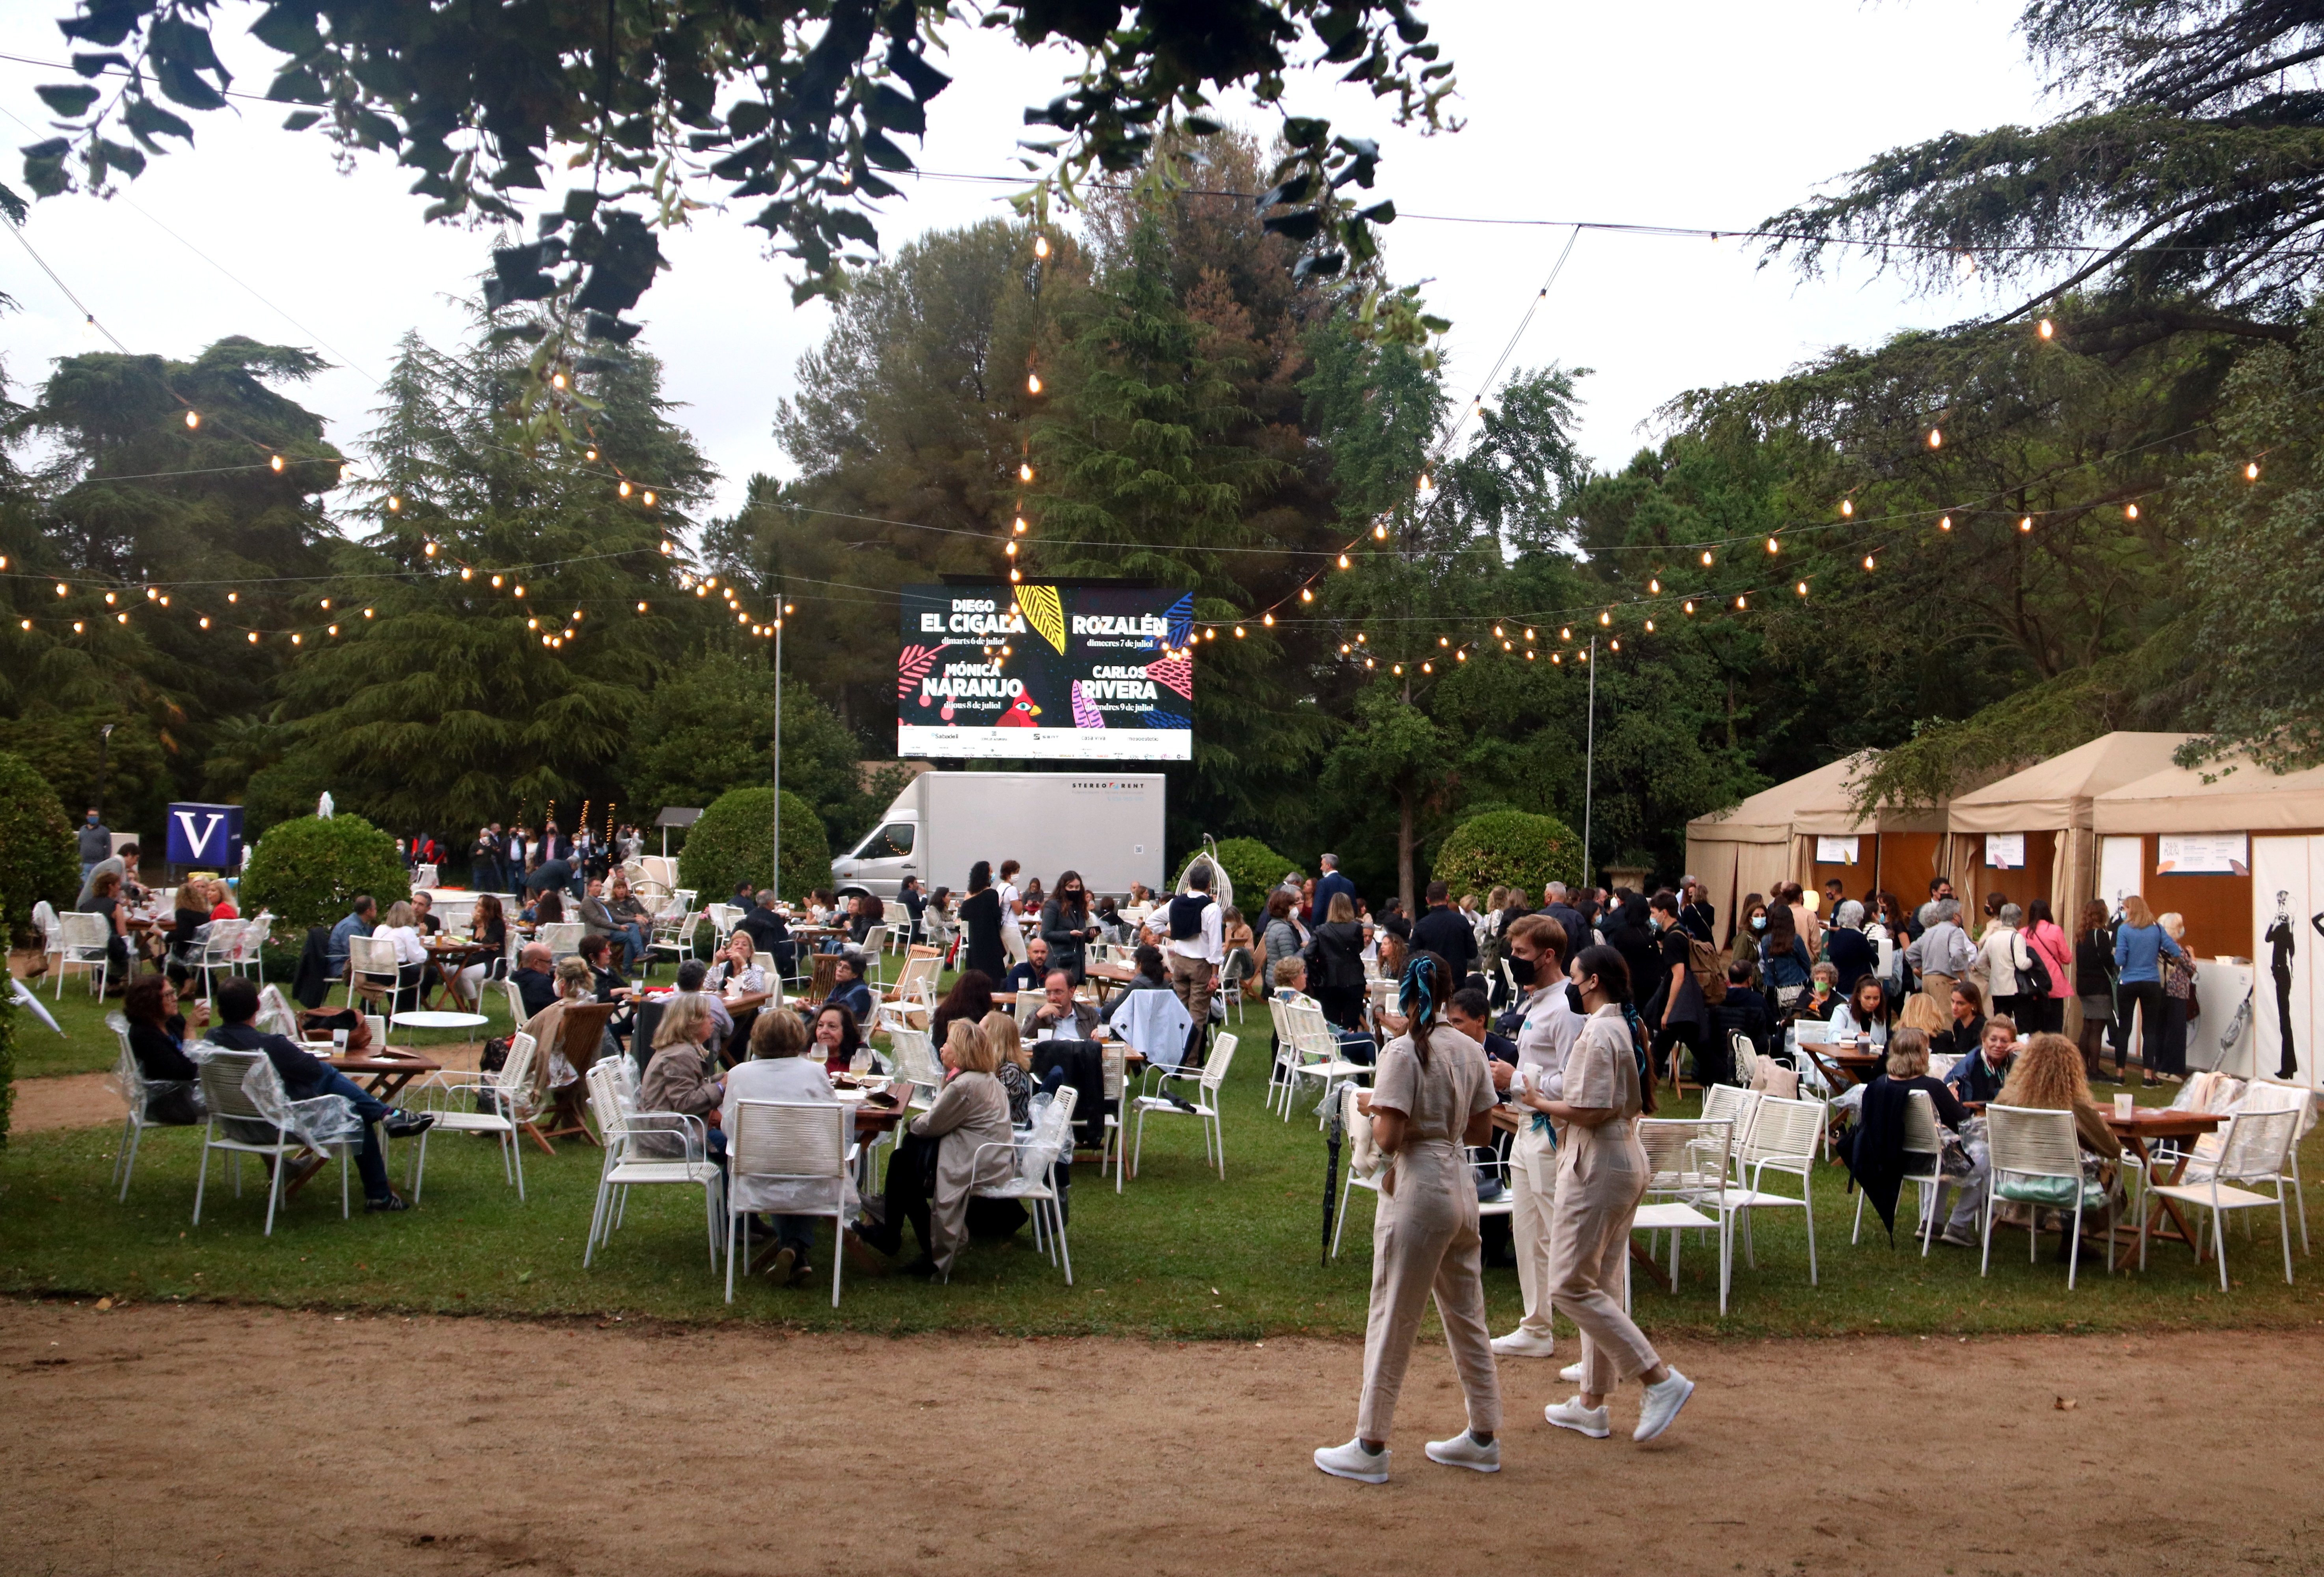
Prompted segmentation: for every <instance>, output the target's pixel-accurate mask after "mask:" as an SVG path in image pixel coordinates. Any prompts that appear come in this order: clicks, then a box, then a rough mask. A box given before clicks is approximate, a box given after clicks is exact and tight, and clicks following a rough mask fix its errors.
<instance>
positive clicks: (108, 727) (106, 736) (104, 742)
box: [97, 723, 113, 823]
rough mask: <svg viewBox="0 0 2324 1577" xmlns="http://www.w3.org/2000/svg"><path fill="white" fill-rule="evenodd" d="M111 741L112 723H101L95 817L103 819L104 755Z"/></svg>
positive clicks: (98, 735)
mask: <svg viewBox="0 0 2324 1577" xmlns="http://www.w3.org/2000/svg"><path fill="white" fill-rule="evenodd" d="M112 742H113V724H110V723H106V724H100V725H99V726H98V728H97V820H98V821H99V822H100V823H102V822H103V821H104V820H105V757H106V749H107V747H108V746H110V745H111V744H112Z"/></svg>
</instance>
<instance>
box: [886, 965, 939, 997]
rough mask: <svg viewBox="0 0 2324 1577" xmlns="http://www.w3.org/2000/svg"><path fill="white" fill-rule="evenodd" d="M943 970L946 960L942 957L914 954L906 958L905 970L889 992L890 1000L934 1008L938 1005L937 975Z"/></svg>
mask: <svg viewBox="0 0 2324 1577" xmlns="http://www.w3.org/2000/svg"><path fill="white" fill-rule="evenodd" d="M943 970H944V960H943V959H941V958H935V957H924V956H914V957H910V958H907V959H905V960H904V972H903V973H901V974H899V975H898V976H897V977H896V984H895V986H894V988H893V989H892V990H890V991H889V992H888V993H887V997H888V1000H889V1001H895V1002H904V1003H908V1004H910V1005H911V1006H913V1007H919V1008H928V1009H934V1008H935V1007H936V977H937V976H938V975H939V974H940V973H943Z"/></svg>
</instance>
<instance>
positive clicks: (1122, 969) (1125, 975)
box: [1082, 962, 1138, 985]
mask: <svg viewBox="0 0 2324 1577" xmlns="http://www.w3.org/2000/svg"><path fill="white" fill-rule="evenodd" d="M1082 973H1084V975H1086V976H1088V977H1089V978H1090V979H1092V980H1108V981H1111V982H1113V983H1114V984H1116V985H1128V984H1129V983H1130V982H1131V981H1132V980H1135V979H1136V978H1137V977H1138V970H1137V968H1136V966H1135V965H1132V964H1099V963H1095V962H1092V963H1089V964H1084V965H1083V967H1082Z"/></svg>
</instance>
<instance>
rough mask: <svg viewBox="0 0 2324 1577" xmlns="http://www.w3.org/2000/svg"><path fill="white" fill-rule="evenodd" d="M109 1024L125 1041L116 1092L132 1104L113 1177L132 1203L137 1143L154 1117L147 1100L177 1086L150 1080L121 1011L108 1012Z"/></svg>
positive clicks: (115, 1074)
mask: <svg viewBox="0 0 2324 1577" xmlns="http://www.w3.org/2000/svg"><path fill="white" fill-rule="evenodd" d="M105 1027H106V1028H107V1029H110V1030H112V1031H113V1033H114V1036H115V1037H116V1038H117V1039H118V1040H119V1041H120V1042H121V1058H120V1060H119V1061H118V1062H116V1063H115V1064H114V1067H113V1088H114V1093H116V1094H118V1095H119V1096H120V1097H121V1100H122V1102H123V1104H124V1105H125V1106H127V1107H128V1108H129V1112H128V1115H127V1116H125V1117H124V1118H123V1119H122V1121H121V1144H120V1146H119V1148H118V1149H117V1150H116V1151H115V1155H114V1157H113V1180H114V1181H115V1183H118V1184H120V1185H121V1196H120V1203H124V1204H126V1203H129V1180H130V1178H131V1176H133V1175H134V1174H135V1172H136V1170H137V1146H138V1143H139V1141H141V1140H142V1139H144V1137H145V1130H146V1128H147V1127H148V1126H149V1125H150V1121H149V1120H148V1119H147V1117H146V1115H145V1107H146V1102H149V1101H151V1100H152V1097H153V1093H154V1092H155V1090H156V1089H157V1088H160V1089H171V1088H176V1087H177V1086H176V1085H174V1084H170V1083H168V1082H164V1081H155V1080H149V1079H148V1078H146V1076H145V1070H144V1069H143V1067H141V1066H139V1065H138V1062H137V1054H136V1053H135V1052H134V1051H132V1050H130V1048H129V1020H128V1019H124V1018H123V1017H122V1016H121V1015H120V1014H118V1013H107V1014H106V1016H105Z"/></svg>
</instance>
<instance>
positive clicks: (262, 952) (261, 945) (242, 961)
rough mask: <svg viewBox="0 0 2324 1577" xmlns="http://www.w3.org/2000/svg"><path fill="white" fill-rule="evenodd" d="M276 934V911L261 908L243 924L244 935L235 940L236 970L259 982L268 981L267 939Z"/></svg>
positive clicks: (237, 972)
mask: <svg viewBox="0 0 2324 1577" xmlns="http://www.w3.org/2000/svg"><path fill="white" fill-rule="evenodd" d="M273 934H274V911H273V910H272V909H261V910H259V911H258V913H257V914H256V915H255V916H254V917H253V918H250V919H247V920H244V922H243V925H242V935H241V936H239V937H237V938H236V939H235V945H234V972H235V973H236V974H247V975H249V976H251V977H252V978H253V979H254V980H256V981H257V982H258V983H259V984H261V985H264V984H265V983H266V939H267V938H268V937H269V936H272V935H273Z"/></svg>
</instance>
